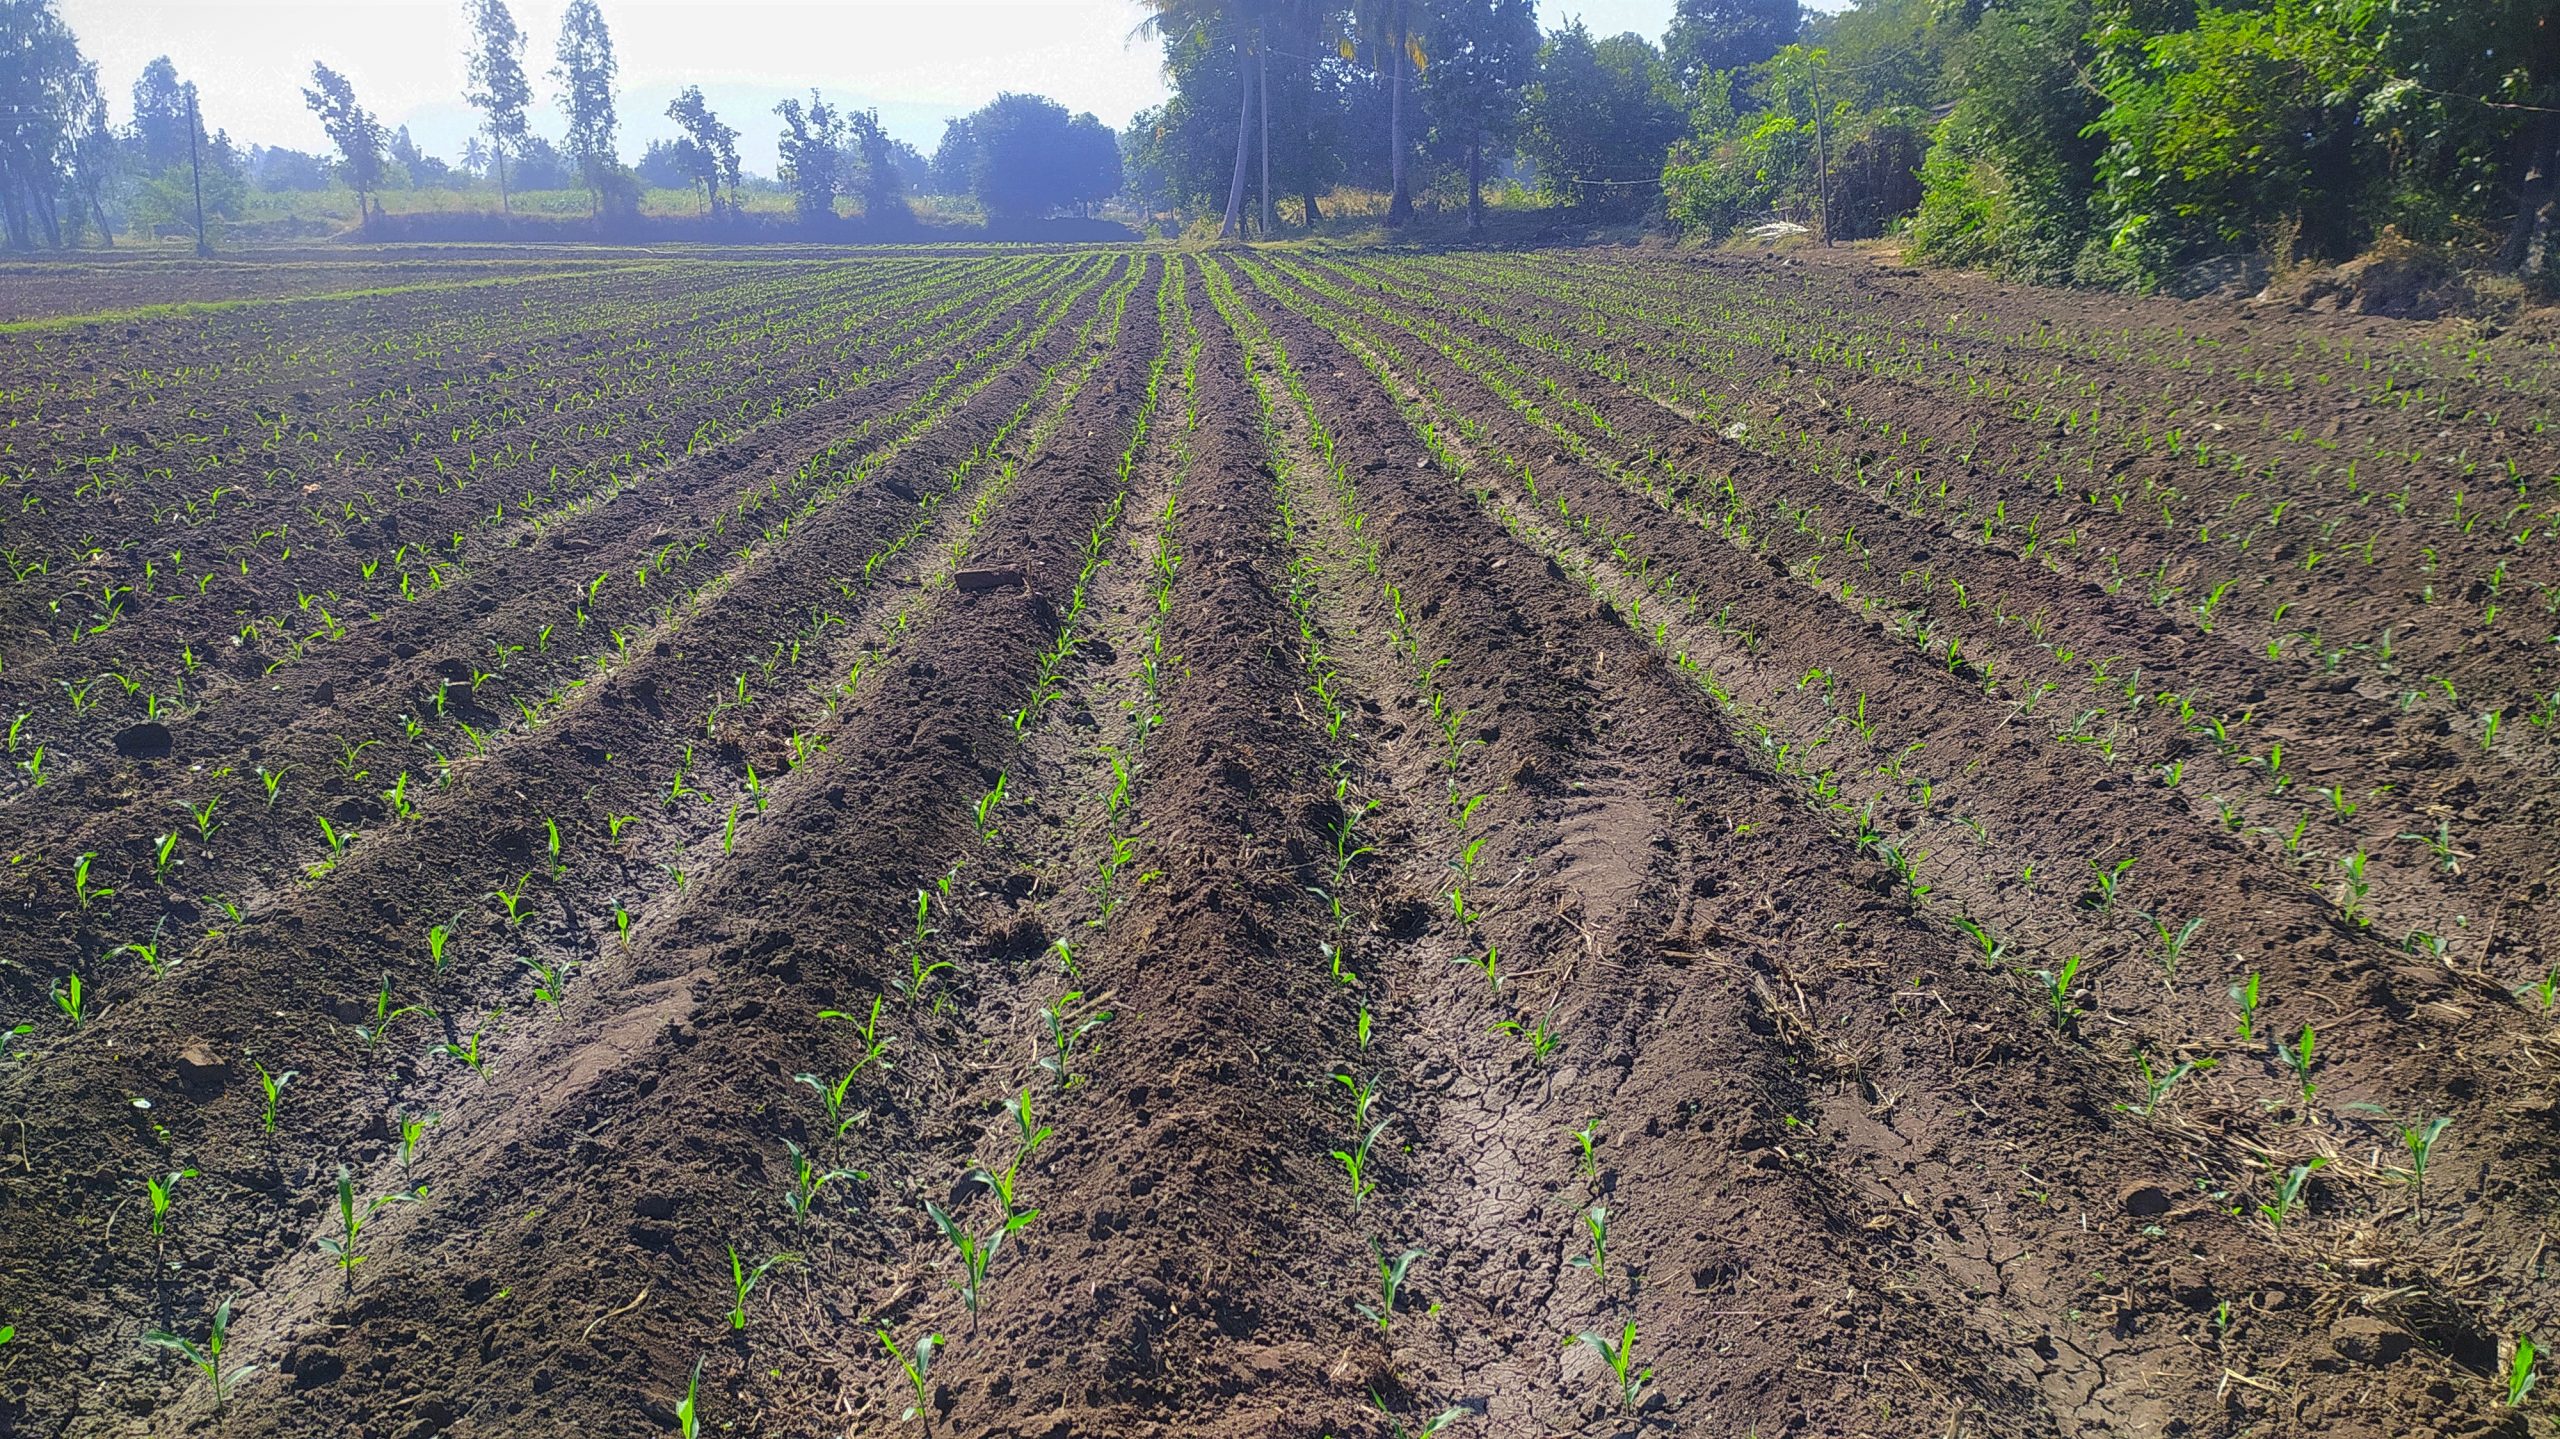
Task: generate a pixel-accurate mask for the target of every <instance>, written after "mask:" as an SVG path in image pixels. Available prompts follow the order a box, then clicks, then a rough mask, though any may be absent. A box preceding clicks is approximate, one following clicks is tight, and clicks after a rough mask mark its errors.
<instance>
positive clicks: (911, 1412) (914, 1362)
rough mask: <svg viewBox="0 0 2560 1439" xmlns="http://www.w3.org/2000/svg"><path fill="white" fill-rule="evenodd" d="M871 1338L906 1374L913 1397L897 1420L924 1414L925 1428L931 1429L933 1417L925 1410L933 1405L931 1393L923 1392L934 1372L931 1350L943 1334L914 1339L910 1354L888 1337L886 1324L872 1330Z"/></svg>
mask: <svg viewBox="0 0 2560 1439" xmlns="http://www.w3.org/2000/svg"><path fill="white" fill-rule="evenodd" d="M872 1337H873V1338H875V1339H877V1340H879V1341H880V1347H881V1348H883V1349H886V1350H888V1351H889V1357H890V1358H892V1359H895V1360H897V1361H898V1368H899V1369H900V1370H901V1371H903V1372H904V1373H905V1374H906V1376H907V1392H908V1393H910V1394H912V1395H914V1396H915V1402H914V1403H912V1404H909V1405H908V1406H907V1411H906V1412H905V1413H903V1414H901V1415H899V1416H898V1419H899V1421H900V1422H902V1423H903V1422H904V1421H906V1420H909V1419H914V1418H918V1417H923V1418H924V1421H925V1427H926V1428H927V1429H931V1428H932V1426H933V1420H932V1418H931V1417H930V1415H929V1414H928V1413H927V1411H928V1410H929V1409H930V1408H931V1407H932V1395H931V1394H929V1393H928V1392H926V1389H925V1379H926V1376H927V1375H929V1374H931V1373H932V1372H933V1351H934V1350H936V1349H939V1348H941V1347H942V1336H941V1335H939V1334H928V1335H926V1336H925V1337H923V1338H922V1339H919V1340H917V1341H916V1351H915V1354H914V1355H913V1356H912V1357H910V1356H909V1355H908V1354H907V1352H906V1351H905V1350H903V1349H900V1348H899V1347H898V1341H897V1340H895V1339H892V1338H890V1337H889V1331H888V1329H887V1327H886V1326H883V1327H881V1328H879V1329H875V1330H873V1331H872Z"/></svg>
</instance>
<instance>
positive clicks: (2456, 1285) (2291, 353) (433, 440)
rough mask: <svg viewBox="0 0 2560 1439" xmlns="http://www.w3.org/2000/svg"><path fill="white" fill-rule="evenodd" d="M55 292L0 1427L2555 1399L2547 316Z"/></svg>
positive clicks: (1329, 267) (2186, 1406) (2156, 1414)
mask: <svg viewBox="0 0 2560 1439" xmlns="http://www.w3.org/2000/svg"><path fill="white" fill-rule="evenodd" d="M126 268H127V267H124V266H114V267H105V268H102V269H100V270H98V271H96V272H94V273H78V274H67V275H64V276H60V277H55V278H54V279H52V280H50V281H48V283H50V284H51V285H53V287H54V288H53V289H51V290H48V291H46V294H45V297H40V298H39V301H38V302H37V303H36V304H35V305H34V308H33V309H30V310H29V311H28V313H30V314H32V313H35V312H36V311H39V310H41V311H47V312H50V313H53V314H55V315H56V316H58V319H57V320H55V321H51V322H48V323H47V324H45V325H43V326H40V327H36V328H32V329H27V330H24V331H22V332H20V333H18V334H15V335H13V336H12V337H11V340H10V343H9V346H8V348H7V349H6V351H5V354H0V414H5V417H6V428H5V431H0V434H5V437H6V438H5V445H6V452H5V467H4V468H5V474H0V500H5V501H7V503H0V558H6V559H7V561H8V564H9V572H8V582H7V583H6V584H5V585H0V718H6V719H7V720H8V721H9V722H10V727H9V729H8V733H7V748H8V761H9V764H8V768H7V769H6V770H5V771H0V853H5V854H6V856H7V860H8V863H7V865H6V868H5V870H0V1026H5V1027H7V1028H9V1030H10V1031H11V1032H9V1033H8V1034H7V1035H6V1051H5V1056H6V1057H5V1058H0V1213H5V1215H6V1218H7V1222H6V1223H5V1224H0V1433H7V1434H28V1435H46V1436H75V1435H76V1436H92V1435H128V1434H131V1435H144V1434H154V1435H179V1434H188V1435H193V1434H239V1435H270V1436H283V1435H296V1436H300V1435H323V1434H333V1435H334V1434H350V1433H351V1434H364V1435H385V1436H402V1439H430V1436H440V1435H453V1436H500V1435H527V1434H565V1433H585V1434H592V1435H654V1434H669V1433H682V1432H689V1431H688V1428H687V1426H689V1425H698V1426H699V1428H700V1431H701V1432H704V1433H717V1434H736V1435H772V1436H820V1435H879V1434H896V1433H905V1432H911V1433H920V1434H921V1433H932V1434H954V1435H1012V1436H1033V1435H1037V1436H1082V1435H1095V1436H1101V1435H1111V1436H1119V1435H1160V1436H1168V1439H1169V1436H1175V1435H1183V1436H1194V1435H1232V1436H1305V1439H1314V1436H1319V1435H1336V1436H1351V1435H1361V1436H1368V1435H1381V1436H1383V1435H1395V1434H1418V1433H1444V1434H1482V1435H1488V1436H1493V1435H1500V1436H1515V1435H1521V1436H1526V1435H1621V1434H1684V1435H1691V1434H1693V1435H1702V1436H1707V1435H1712V1436H1735V1439H1739V1436H1744V1435H1753V1434H1757V1435H1763V1436H1773V1435H1779V1434H1809V1435H1843V1436H1847V1435H1932V1436H1948V1435H2019V1436H2030V1435H2032V1436H2046V1435H2055V1436H2061V1435H2091V1436H2094V1435H2130V1434H2163V1435H2198V1436H2204V1435H2215V1436H2235V1439H2236V1436H2259V1435H2278V1434H2324V1435H2340V1436H2384V1435H2389V1436H2405V1435H2437V1436H2453V1435H2500V1436H2517V1439H2522V1436H2526V1435H2529V1434H2534V1433H2539V1432H2542V1429H2543V1428H2547V1427H2548V1425H2549V1424H2550V1422H2551V1416H2552V1413H2553V1412H2554V1411H2553V1410H2552V1408H2551V1404H2552V1394H2553V1392H2554V1390H2555V1389H2560V1383H2553V1384H2549V1385H2544V1384H2541V1383H2539V1382H2538V1381H2541V1380H2542V1379H2543V1378H2544V1377H2545V1371H2546V1369H2547V1368H2548V1365H2547V1364H2546V1362H2545V1361H2544V1360H2543V1359H2542V1358H2541V1357H2540V1354H2539V1350H2538V1348H2537V1347H2536V1346H2538V1345H2541V1344H2544V1343H2549V1342H2555V1341H2560V1288H2556V1287H2555V1281H2554V1266H2555V1265H2560V1256H2555V1255H2554V1254H2553V1253H2552V1252H2551V1250H2552V1245H2551V1243H2550V1240H2551V1237H2552V1233H2553V1225H2554V1222H2555V1201H2560V1160H2555V1157H2554V1156H2555V1155H2560V1109H2555V1101H2554V1090H2553V1081H2554V1068H2555V1064H2560V1031H2555V1025H2560V1001H2555V998H2554V994H2555V991H2554V988H2553V986H2554V984H2555V983H2560V980H2555V978H2554V966H2555V964H2560V956H2556V955H2555V952H2554V949H2553V944H2554V941H2555V937H2560V899H2555V895H2554V893H2553V886H2554V883H2555V880H2560V782H2555V763H2556V762H2560V751H2556V750H2555V744H2554V741H2555V729H2554V721H2555V720H2560V562H2556V561H2555V558H2554V557H2555V555H2560V548H2555V544H2554V542H2555V540H2560V439H2555V436H2554V432H2553V429H2552V422H2553V414H2552V411H2553V390H2554V383H2555V375H2560V354H2555V353H2554V352H2553V350H2552V348H2551V347H2550V346H2549V345H2547V344H2536V343H2533V342H2530V341H2526V340H2521V339H2517V338H2514V337H2508V336H2494V335H2486V334H2482V333H2478V332H2472V331H2464V330H2457V329H2447V328H2434V329H2418V328H2408V327H2397V326H2392V325H2389V324H2385V323H2381V322H2364V321H2358V322H2352V323H2348V322H2341V321H2338V320H2335V319H2324V318H2317V317H2281V316H2258V315H2246V314H2238V313H2235V312H2233V311H2231V310H2229V309H2227V308H2222V309H2217V308H2209V307H2202V306H2187V305H2180V304H2176V303H2171V302H2147V301H2145V302H2129V301H2091V300H2088V299H2086V298H2084V297H2076V296H2060V295H2054V294H2048V293H2032V292H2024V291H2016V290H2004V289H2000V288H1997V287H1990V286H1984V285H1980V284H1978V283H1974V282H1969V281H1962V280H1953V279H1939V278H1934V277H1928V276H1922V275H1917V274H1909V273H1890V272H1887V273H1870V271H1869V270H1868V269H1866V268H1863V267H1851V266H1846V265H1824V264H1815V265H1811V266H1795V265H1780V264H1776V263H1774V262H1766V261H1746V260H1736V259H1715V260H1691V259H1682V258H1672V257H1667V256H1660V255H1634V254H1626V253H1600V252H1564V253H1552V254H1539V255H1526V256H1520V255H1490V254H1464V255H1440V256H1422V255H1410V254H1389V253H1365V252H1362V253H1338V254H1309V253H1272V254H1251V253H1245V254H1216V255H1208V256H1189V255H1180V254H1166V253H1161V252H1110V251H1090V252H1037V253H1035V252H1022V253H1008V252H989V253H984V254H933V253H914V254H906V255H901V254H897V253H894V252H878V253H872V254H865V255H862V256H858V257H853V258H848V259H843V260H839V261H834V262H828V261H822V260H814V259H804V258H774V259H760V260H756V261H753V262H745V261H741V262H728V263H716V264H715V263H696V262H693V261H689V260H670V261H664V262H658V261H644V262H634V263H584V262H545V263H544V264H543V265H542V266H539V267H533V268H522V267H519V268H518V269H514V270H509V271H507V272H505V273H503V274H501V273H495V272H490V271H486V270H476V269H472V268H471V267H469V266H465V265H457V266H455V267H453V268H452V271H451V273H447V272H446V271H445V270H434V271H432V272H429V271H423V270H422V271H419V272H418V273H415V274H406V273H404V274H402V275H400V276H396V277H394V278H395V279H396V280H398V281H399V282H398V283H366V284H363V285H347V284H342V283H340V280H341V279H343V278H344V277H343V276H339V275H335V274H311V273H297V272H294V271H293V270H291V269H289V268H282V267H279V268H274V269H271V270H258V269H255V268H254V267H252V268H250V269H243V270H238V271H232V270H198V269H193V268H189V267H176V268H172V269H170V270H169V271H168V272H167V273H166V274H161V273H158V272H156V271H155V272H153V273H152V274H151V276H150V278H151V280H152V287H151V288H150V290H149V293H148V294H142V293H139V292H136V293H133V294H126V293H124V292H120V291H116V290H115V288H114V286H112V285H111V284H109V283H108V278H107V277H109V272H110V271H123V270H125V269H126ZM134 273H136V274H139V273H140V272H139V271H135V272H134ZM193 300H226V301H233V302H234V303H227V304H222V305H218V306H212V307H205V308H179V309H175V310H165V309H164V310H156V311H149V310H147V309H146V307H148V306H151V305H161V304H170V303H176V302H183V301H193ZM84 307H85V309H84ZM217 1335H218V1336H219V1340H220V1352H219V1354H218V1355H216V1354H214V1353H212V1352H211V1345H212V1342H213V1341H214V1339H215V1338H216V1336H217ZM198 1359H201V1360H202V1363H201V1364H199V1363H197V1362H196V1361H197V1360H198Z"/></svg>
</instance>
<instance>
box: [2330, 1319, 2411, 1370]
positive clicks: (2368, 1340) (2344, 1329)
mask: <svg viewBox="0 0 2560 1439" xmlns="http://www.w3.org/2000/svg"><path fill="white" fill-rule="evenodd" d="M2409 1343H2410V1339H2409V1335H2408V1334H2407V1333H2405V1332H2403V1331H2402V1330H2400V1329H2397V1328H2395V1327H2393V1326H2392V1325H2389V1324H2386V1323H2384V1322H2383V1321H2382V1320H2379V1319H2376V1318H2374V1317H2372V1316H2371V1315H2368V1314H2350V1315H2347V1316H2345V1317H2344V1318H2341V1319H2340V1320H2339V1321H2338V1322H2337V1323H2335V1324H2332V1325H2330V1326H2329V1347H2330V1348H2331V1349H2334V1350H2336V1351H2337V1353H2338V1357H2339V1358H2341V1359H2343V1360H2345V1361H2347V1362H2348V1363H2350V1364H2389V1363H2391V1362H2392V1361H2393V1360H2396V1359H2398V1358H2399V1357H2400V1356H2401V1355H2403V1354H2406V1353H2408V1352H2409Z"/></svg>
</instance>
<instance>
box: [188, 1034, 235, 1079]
mask: <svg viewBox="0 0 2560 1439" xmlns="http://www.w3.org/2000/svg"><path fill="white" fill-rule="evenodd" d="M230 1079H231V1061H230V1060H227V1059H225V1058H223V1057H222V1056H221V1055H220V1054H218V1053H216V1052H215V1050H214V1047H213V1046H212V1045H210V1044H208V1043H206V1042H205V1041H203V1040H201V1039H191V1040H189V1041H187V1043H186V1045H185V1047H184V1048H181V1049H180V1050H179V1051H178V1082H179V1083H180V1084H183V1085H185V1086H186V1087H187V1088H189V1089H220V1088H222V1086H223V1085H224V1084H226V1083H228V1082H229V1081H230Z"/></svg>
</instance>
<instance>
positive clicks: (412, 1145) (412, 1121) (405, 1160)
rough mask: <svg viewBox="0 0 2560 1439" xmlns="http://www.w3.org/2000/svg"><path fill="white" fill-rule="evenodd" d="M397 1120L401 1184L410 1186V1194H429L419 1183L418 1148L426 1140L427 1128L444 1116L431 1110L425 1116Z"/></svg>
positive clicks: (399, 1117)
mask: <svg viewBox="0 0 2560 1439" xmlns="http://www.w3.org/2000/svg"><path fill="white" fill-rule="evenodd" d="M397 1118H398V1120H399V1123H398V1124H397V1126H395V1127H396V1128H397V1130H398V1132H399V1135H400V1182H401V1183H403V1184H406V1185H408V1186H409V1192H410V1193H412V1194H424V1193H426V1192H427V1187H426V1186H425V1185H423V1184H420V1183H418V1182H417V1179H418V1175H417V1166H418V1146H419V1145H420V1144H422V1143H424V1142H425V1140H426V1137H427V1126H429V1125H431V1124H434V1123H435V1122H436V1121H437V1120H439V1119H441V1118H443V1116H442V1115H439V1114H437V1113H436V1112H435V1111H434V1110H432V1109H430V1110H428V1111H427V1112H426V1113H424V1114H403V1115H399V1116H397Z"/></svg>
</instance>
